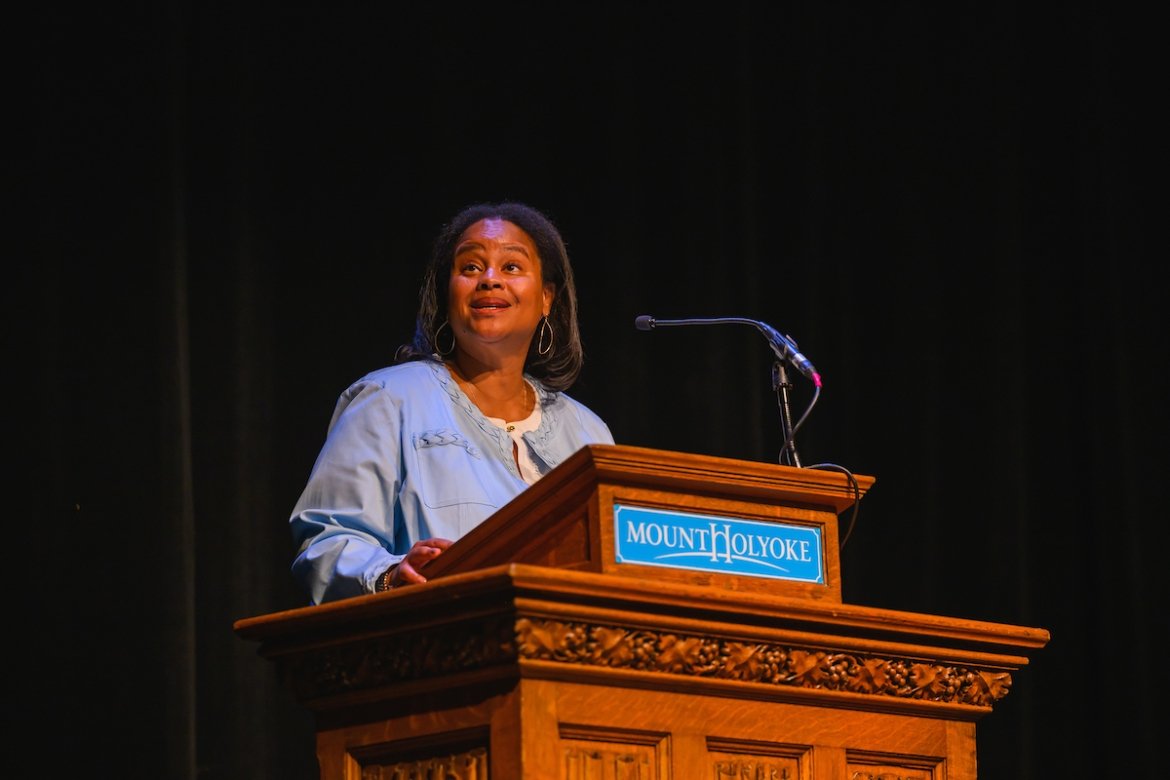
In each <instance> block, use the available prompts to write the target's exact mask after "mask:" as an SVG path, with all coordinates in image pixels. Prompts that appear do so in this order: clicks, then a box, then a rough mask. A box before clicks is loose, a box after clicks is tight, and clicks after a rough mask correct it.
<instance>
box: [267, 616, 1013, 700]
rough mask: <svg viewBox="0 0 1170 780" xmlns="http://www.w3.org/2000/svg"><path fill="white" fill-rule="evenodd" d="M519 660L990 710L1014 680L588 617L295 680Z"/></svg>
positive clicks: (386, 650) (393, 648)
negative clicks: (608, 622) (594, 620)
mask: <svg viewBox="0 0 1170 780" xmlns="http://www.w3.org/2000/svg"><path fill="white" fill-rule="evenodd" d="M517 659H530V660H538V661H552V662H556V663H564V664H576V665H582V666H594V667H605V668H610V669H628V670H634V671H642V672H656V673H661V674H671V675H683V676H687V677H692V678H706V679H717V680H736V681H742V682H752V683H764V684H768V685H782V686H790V687H797V688H810V689H817V690H826V691H845V692H849V693H858V694H866V695H871V696H890V697H896V698H903V699H919V700H924V701H933V702H942V703H947V704H962V705H972V706H978V707H990V706H991V705H993V704H994V703H995V702H997V701H999V700H1001V699H1003V698H1004V697H1005V696H1007V694H1008V692H1009V691H1010V689H1011V683H1012V678H1011V675H1010V674H1008V673H1007V672H1003V671H999V670H989V669H978V668H968V667H964V666H951V665H946V664H938V663H929V662H922V661H918V660H912V659H906V658H896V657H884V656H878V655H867V654H856V653H837V652H829V651H826V650H818V649H815V648H807V647H796V646H789V645H783V644H776V643H767V642H764V643H760V642H744V641H736V640H731V639H721V638H713V637H707V636H692V635H687V634H682V633H674V632H670V631H658V630H646V629H630V628H623V627H621V626H613V625H603V624H595V623H587V622H579V621H556V620H539V619H532V618H520V619H517V620H513V619H510V618H495V619H492V620H486V621H481V622H479V623H477V624H475V625H468V624H462V625H459V626H452V627H447V628H444V629H442V630H437V631H432V632H428V633H425V634H414V635H409V636H407V635H398V636H394V637H384V638H378V639H372V640H368V641H364V642H362V643H360V644H354V645H347V646H343V647H329V648H323V649H321V650H317V651H313V652H310V653H307V654H303V655H300V656H296V657H293V658H292V659H290V660H289V661H288V662H287V667H286V674H287V676H286V679H288V680H290V682H291V683H292V685H293V686H294V689H295V690H294V692H295V693H296V694H297V695H298V696H299V697H301V698H316V697H320V696H325V695H332V694H340V693H345V692H348V691H354V690H363V689H368V688H373V687H378V686H382V685H388V684H392V683H395V682H401V681H405V680H415V679H424V678H428V677H435V676H441V675H445V674H452V673H456V672H466V671H473V670H476V669H483V668H488V667H492V666H499V665H503V664H510V663H514V662H515V661H516V660H517Z"/></svg>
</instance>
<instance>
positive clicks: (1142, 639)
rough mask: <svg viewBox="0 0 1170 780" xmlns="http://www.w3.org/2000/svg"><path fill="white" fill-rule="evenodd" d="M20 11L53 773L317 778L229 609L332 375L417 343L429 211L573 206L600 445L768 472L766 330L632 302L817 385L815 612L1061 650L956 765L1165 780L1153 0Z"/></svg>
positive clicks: (28, 617) (39, 726) (38, 671)
mask: <svg viewBox="0 0 1170 780" xmlns="http://www.w3.org/2000/svg"><path fill="white" fill-rule="evenodd" d="M34 16H35V20H34V23H33V25H32V26H31V28H30V30H29V32H30V33H31V34H29V35H27V36H25V35H23V34H22V33H23V30H19V29H18V30H14V31H13V32H14V33H15V34H16V35H17V37H21V38H23V41H22V43H23V46H21V47H20V48H19V50H18V51H19V52H20V54H21V57H20V60H21V62H20V68H19V69H18V70H17V71H16V79H17V80H18V81H19V82H20V86H21V87H22V89H21V91H20V100H19V103H20V105H19V110H18V111H17V115H18V116H17V120H18V122H17V123H18V126H19V128H21V129H22V130H24V132H23V133H22V134H21V140H20V141H19V142H18V144H17V146H16V147H15V148H14V149H10V151H11V152H12V155H11V156H12V157H14V158H15V162H16V163H17V166H16V168H17V169H18V171H19V173H20V174H21V175H20V176H19V177H18V178H17V179H16V180H15V181H16V183H15V186H14V191H15V195H16V196H17V200H18V202H19V204H20V205H21V206H23V208H22V209H19V210H18V211H17V214H18V215H19V219H18V222H19V223H20V224H19V225H18V227H21V228H24V230H22V231H20V234H21V235H27V236H28V239H29V240H28V242H27V244H25V245H22V246H26V247H27V251H24V249H23V248H18V249H15V250H14V251H13V256H11V257H10V258H9V260H10V263H9V267H10V268H11V269H12V270H11V271H10V275H11V276H13V277H15V279H16V281H17V283H16V284H14V285H7V286H6V287H7V290H6V298H8V306H7V307H6V308H7V310H8V318H9V323H10V325H9V331H8V336H7V339H8V343H9V345H10V350H9V353H10V363H9V365H10V366H12V367H13V370H10V372H9V373H8V374H7V375H8V377H9V379H8V386H9V393H10V397H12V395H13V394H15V397H16V402H15V403H14V404H13V407H14V413H13V414H12V417H13V418H15V420H16V429H17V431H18V436H17V438H16V439H15V440H14V441H15V442H16V444H17V447H15V448H14V449H15V450H16V451H15V452H13V453H11V455H12V456H13V457H12V460H14V461H16V463H17V464H18V465H17V466H16V467H15V468H10V469H9V473H10V474H11V475H12V488H11V494H10V495H11V496H13V497H14V498H15V501H13V502H12V509H13V510H15V511H14V512H12V514H11V515H10V521H9V525H8V530H9V533H8V536H7V538H8V544H9V549H10V550H19V553H17V554H16V555H14V556H13V557H15V558H17V559H18V561H19V564H18V566H17V567H16V569H15V570H14V571H15V572H16V573H17V574H16V575H15V576H14V577H13V579H12V580H10V586H11V587H12V590H13V594H14V600H15V601H17V603H18V608H17V611H16V613H15V615H16V616H17V617H16V618H15V622H17V624H18V625H17V626H14V627H13V630H10V631H9V634H8V635H9V637H10V640H9V641H10V651H13V650H14V651H15V652H16V654H17V656H18V657H19V658H21V660H22V663H23V666H22V667H21V671H19V672H18V677H19V678H20V679H19V682H18V684H17V689H18V690H19V691H20V692H21V697H20V703H21V704H20V706H21V710H20V713H21V717H20V718H19V719H18V720H20V722H21V723H22V724H23V727H24V728H26V729H28V731H29V733H30V736H40V737H44V736H46V735H51V736H52V741H53V744H55V747H54V748H53V749H52V750H51V752H50V753H49V756H50V758H51V764H50V766H51V767H52V768H51V769H50V774H65V773H69V774H74V773H76V771H78V770H79V769H82V768H84V770H85V772H86V774H95V775H96V774H102V773H103V772H104V773H109V774H111V775H117V776H121V777H137V776H163V777H176V778H178V777H201V778H243V777H250V778H257V777H280V778H283V779H284V780H292V779H293V778H309V777H314V776H315V775H316V766H315V763H314V758H313V744H312V723H311V721H310V720H309V718H308V716H307V715H306V714H305V713H304V712H302V711H301V710H300V709H299V708H298V707H297V705H296V704H295V703H294V702H293V700H292V698H291V695H290V694H288V693H287V692H285V691H284V690H283V689H282V688H281V687H280V684H279V682H278V681H277V679H276V676H275V669H274V667H273V666H272V665H271V664H270V663H268V662H267V661H265V660H264V659H262V658H260V657H259V656H258V655H257V652H256V648H255V647H254V646H253V645H251V644H249V643H246V642H244V641H242V640H241V639H239V638H238V637H236V636H235V634H234V633H233V631H232V623H233V621H234V620H236V619H238V618H242V617H250V616H254V615H260V614H265V613H268V612H274V611H278V610H281V609H287V608H292V607H296V606H300V605H302V604H304V603H305V597H304V595H303V594H302V593H300V592H299V591H298V590H297V589H296V588H295V587H294V585H293V583H292V581H291V578H290V575H289V571H288V567H289V563H290V561H291V559H292V554H293V548H292V542H291V539H290V537H289V534H288V529H287V515H288V512H289V510H290V509H291V508H292V506H293V504H294V502H295V501H296V499H297V497H298V495H299V492H300V489H301V487H302V485H303V483H304V480H305V478H306V476H307V474H308V471H309V468H310V466H311V465H312V462H313V459H314V458H315V456H316V453H317V449H318V447H319V446H320V444H321V442H322V440H323V436H324V433H325V426H326V424H327V422H328V419H329V416H330V414H331V412H332V409H333V404H334V401H335V400H336V398H337V396H338V394H339V393H340V392H341V390H342V389H343V388H344V387H345V386H346V385H347V384H349V383H350V382H351V381H353V380H355V379H357V378H358V377H359V376H361V375H362V374H363V373H365V372H366V371H368V370H371V369H374V368H377V367H381V366H384V365H387V364H389V363H390V362H391V360H392V356H393V354H394V351H395V348H396V347H397V346H398V345H399V344H400V343H402V342H403V341H405V340H407V339H408V338H409V336H410V333H411V330H412V326H413V319H414V308H415V303H416V300H417V288H418V283H419V279H420V274H421V267H422V263H423V260H424V258H425V257H426V255H427V252H428V250H429V245H430V241H431V238H432V236H433V235H434V233H435V232H436V231H437V229H438V227H439V226H440V224H441V222H442V221H443V220H444V219H445V218H447V217H448V216H450V215H451V214H453V213H454V212H455V211H456V210H458V209H459V208H460V207H462V206H464V205H467V204H468V203H471V202H474V201H480V200H501V199H518V200H522V201H526V202H529V203H531V204H533V205H535V206H537V207H539V208H541V209H543V210H545V211H546V212H547V213H548V214H550V216H552V217H553V218H554V220H555V221H557V222H558V224H559V225H560V227H561V228H562V230H563V232H564V235H565V237H566V239H567V242H568V245H569V250H570V254H571V256H572V257H573V259H574V264H575V269H576V273H577V281H578V286H579V297H580V306H581V317H582V329H583V338H584V341H585V348H586V352H587V364H586V370H585V372H584V374H583V375H582V377H581V379H580V381H579V382H578V383H577V385H576V386H575V387H574V388H573V389H572V390H571V391H570V392H571V394H572V395H574V396H575V397H577V398H579V399H580V400H582V401H584V402H585V403H587V404H588V405H590V406H591V407H592V408H593V409H594V410H595V411H597V412H598V413H599V414H601V415H602V416H603V417H604V418H605V419H606V420H607V421H608V422H609V423H610V426H611V428H612V430H613V432H614V434H615V436H616V438H617V440H618V441H619V442H621V443H626V444H634V445H641V446H650V447H658V448H662V449H675V450H681V451H687V452H697V453H704V454H713V455H722V456H728V457H735V458H743V459H748V460H761V461H775V460H776V458H777V457H778V452H779V447H780V440H779V439H780V437H779V415H778V412H777V406H776V399H775V397H774V394H773V393H772V388H771V369H772V355H771V352H770V351H769V349H768V347H767V345H766V343H765V342H764V340H763V339H762V338H761V337H760V335H759V334H758V333H756V332H755V331H753V330H752V329H750V328H746V327H745V328H739V327H726V326H721V327H717V328H693V329H682V328H675V329H663V330H658V331H654V332H651V333H644V332H640V331H637V330H635V328H634V325H633V323H634V319H635V317H637V316H638V315H641V314H650V315H653V316H656V317H660V318H672V317H715V316H740V317H750V318H755V319H759V320H763V321H765V322H768V323H769V324H771V325H772V326H774V327H776V328H777V329H779V330H781V331H783V332H785V333H787V334H789V335H790V336H791V337H792V338H794V339H795V340H796V341H797V342H798V343H799V344H800V346H801V348H802V350H803V351H804V352H805V354H807V355H808V356H809V357H810V358H811V359H812V360H813V362H814V363H815V364H816V366H817V368H818V369H819V371H820V372H821V374H822V375H823V377H824V385H825V388H824V393H823V394H822V397H821V398H820V400H819V401H818V403H817V405H816V406H815V408H814V409H813V411H812V412H811V414H810V415H809V417H808V419H807V421H806V423H805V425H804V426H803V427H802V429H801V431H800V433H799V435H798V438H797V444H798V447H799V453H800V456H801V459H802V461H803V462H804V463H805V464H813V463H821V462H831V463H835V464H839V465H841V466H844V467H846V468H848V469H850V470H852V471H854V472H857V473H861V474H867V475H872V476H875V477H876V479H877V482H876V485H875V487H874V489H873V490H872V491H871V493H870V495H869V496H868V497H867V498H866V500H865V502H864V504H863V506H862V511H861V513H860V517H859V520H858V523H857V526H856V527H855V528H853V529H852V533H851V535H850V536H849V539H848V543H847V545H846V547H845V549H844V551H843V554H842V571H843V579H844V595H845V600H846V601H848V602H851V603H857V604H866V605H871V606H878V607H888V608H893V609H905V610H911V611H916V612H928V613H937V614H943V615H950V616H955V617H967V618H974V619H981V620H992V621H1000V622H1005V623H1013V624H1019V625H1027V626H1036V627H1042V628H1047V629H1048V630H1050V631H1051V632H1052V641H1051V643H1050V645H1049V646H1048V647H1047V648H1045V649H1044V650H1042V651H1039V652H1038V653H1036V655H1035V657H1034V658H1033V659H1032V664H1031V666H1029V667H1028V668H1026V669H1025V670H1024V671H1023V672H1021V673H1020V674H1018V675H1017V676H1016V684H1015V688H1014V690H1013V692H1012V693H1011V695H1010V696H1008V698H1007V699H1005V700H1004V701H1003V702H1002V703H1001V704H1000V705H999V706H997V708H996V709H995V711H994V712H993V713H992V715H990V716H989V717H988V718H987V719H986V720H985V721H983V722H981V723H980V725H979V762H980V775H981V776H982V777H988V778H1019V780H1024V779H1025V778H1028V779H1030V778H1038V777H1136V776H1144V775H1146V774H1149V773H1150V772H1151V771H1152V770H1153V769H1154V767H1155V766H1156V765H1155V763H1154V759H1155V744H1154V726H1153V723H1154V718H1153V715H1154V702H1155V698H1156V696H1155V691H1156V690H1157V689H1158V688H1159V686H1160V685H1161V681H1160V679H1161V675H1160V672H1159V671H1158V670H1159V668H1160V656H1158V657H1155V655H1154V651H1155V640H1156V638H1157V637H1160V636H1162V635H1163V634H1164V632H1165V625H1166V617H1165V602H1166V593H1167V590H1166V587H1165V584H1166V583H1165V577H1164V566H1163V565H1162V564H1161V563H1160V559H1161V556H1160V555H1159V550H1160V547H1159V546H1158V540H1159V539H1160V536H1159V535H1157V534H1156V531H1157V529H1158V526H1159V525H1160V524H1161V522H1162V509H1161V502H1160V501H1159V500H1158V499H1159V497H1160V496H1159V494H1160V487H1161V483H1160V480H1161V467H1162V465H1163V463H1164V457H1163V452H1164V447H1163V434H1164V432H1165V419H1166V413H1165V398H1166V383H1165V380H1164V377H1163V374H1164V370H1163V367H1162V363H1163V361H1164V360H1165V357H1166V349H1165V347H1164V343H1163V338H1164V332H1165V330H1166V317H1165V306H1166V304H1165V302H1164V295H1163V294H1162V291H1161V282H1160V277H1159V276H1158V275H1156V274H1155V269H1156V268H1157V266H1156V264H1155V258H1154V257H1152V254H1153V252H1151V248H1152V241H1153V238H1154V236H1153V231H1152V224H1151V223H1152V219H1153V209H1152V207H1151V199H1150V197H1149V196H1150V194H1151V193H1153V192H1154V191H1155V188H1156V187H1158V185H1160V184H1161V179H1160V176H1159V175H1158V174H1156V173H1155V172H1154V167H1153V164H1152V162H1153V160H1154V159H1155V158H1156V157H1160V156H1161V148H1160V147H1161V145H1162V137H1161V136H1160V135H1159V134H1158V133H1157V132H1156V131H1155V130H1154V129H1153V128H1152V127H1151V124H1150V123H1151V121H1152V118H1153V116H1154V111H1153V108H1152V104H1154V103H1156V102H1157V101H1158V95H1159V94H1160V92H1159V91H1158V90H1156V89H1154V85H1155V77H1154V75H1153V74H1152V72H1151V71H1152V69H1153V64H1154V60H1155V57H1154V54H1153V52H1154V51H1155V49H1154V47H1153V43H1152V39H1153V30H1155V29H1157V28H1156V26H1155V25H1153V23H1152V21H1151V20H1150V19H1146V18H1141V17H1136V16H1131V15H1129V13H1128V12H1125V11H1123V10H1121V9H1114V8H1112V7H1107V6H1105V5H1104V4H1101V5H1098V4H1093V3H1074V4H1071V5H1067V4H1066V5H1063V6H1059V7H1054V8H1052V9H1051V10H1043V11H1042V10H1040V9H1039V7H1036V8H1029V7H1021V6H1019V5H1018V4H1015V3H1005V2H1001V3H991V4H974V3H961V4H958V5H955V4H941V5H940V4H927V3H922V4H914V3H900V4H872V3H777V4H770V5H768V6H766V7H764V5H763V4H750V3H732V4H723V5H720V6H718V7H715V8H705V9H697V10H695V11H686V10H682V9H681V8H678V7H670V8H667V7H665V6H663V7H657V8H656V7H653V6H648V5H645V4H620V5H619V4H614V5H612V6H608V5H596V4H581V5H570V6H567V7H553V6H548V7H512V6H490V7H489V6H481V7H473V6H450V5H433V6H431V7H430V10H421V9H409V8H406V7H403V6H402V5H400V4H390V3H359V2H340V3H315V2H294V3H287V4H282V3H255V4H235V5H233V4H217V3H212V4H206V3H188V2H184V0H170V2H169V3H160V4H153V5H152V4H140V5H138V7H137V8H122V9H119V10H111V9H109V8H105V7H100V8H99V7H93V8H90V9H88V10H84V9H83V10H77V9H67V8H64V7H56V8H52V9H43V10H40V11H38V12H36V13H35V14H34ZM26 90H27V92H26ZM1159 243H1161V242H1159ZM793 376H794V380H795V381H796V386H795V387H794V390H793V399H792V400H793V406H794V410H795V411H796V413H797V414H799V413H801V412H803V411H804V409H805V407H806V406H807V404H808V402H809V400H810V398H811V392H810V389H811V388H809V387H808V385H807V383H806V382H804V381H803V379H802V378H800V377H798V376H796V375H795V374H794V375H793ZM30 398H31V403H30V402H29V400H27V399H30ZM25 486H28V488H30V489H25ZM26 498H31V499H32V500H31V501H26V500H25V499H26ZM843 519H844V518H843ZM12 637H17V638H18V639H17V641H16V642H15V643H14V642H13V640H12V639H11V638H12ZM26 640H31V641H26ZM1158 644H1159V646H1160V644H1161V643H1160V642H1158ZM12 645H15V646H14V647H13V646H12ZM26 714H27V717H26ZM42 744H43V743H42ZM56 770H59V771H56Z"/></svg>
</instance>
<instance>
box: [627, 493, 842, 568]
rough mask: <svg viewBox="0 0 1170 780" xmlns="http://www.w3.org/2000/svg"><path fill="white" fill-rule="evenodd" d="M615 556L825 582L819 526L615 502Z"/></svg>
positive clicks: (671, 565)
mask: <svg viewBox="0 0 1170 780" xmlns="http://www.w3.org/2000/svg"><path fill="white" fill-rule="evenodd" d="M613 525H614V528H613V530H614V560H615V561H616V562H617V563H638V564H642V565H643V566H665V567H668V568H672V569H690V570H693V571H705V572H715V573H718V574H738V575H746V576H749V577H768V578H771V579H777V580H795V581H797V582H811V583H816V584H820V585H823V584H824V582H825V571H824V563H823V556H822V555H821V552H822V551H821V545H822V538H821V530H822V529H821V528H819V527H809V526H803V525H787V524H784V523H773V522H764V521H760V520H743V519H738V518H733V517H717V516H714V515H699V514H691V513H689V512H679V511H677V510H665V509H648V508H646V507H639V506H625V505H622V504H615V505H614V508H613Z"/></svg>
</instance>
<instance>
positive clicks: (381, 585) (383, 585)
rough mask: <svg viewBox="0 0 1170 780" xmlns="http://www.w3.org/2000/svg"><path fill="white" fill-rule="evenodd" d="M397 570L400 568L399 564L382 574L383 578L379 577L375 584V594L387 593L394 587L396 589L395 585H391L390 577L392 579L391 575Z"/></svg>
mask: <svg viewBox="0 0 1170 780" xmlns="http://www.w3.org/2000/svg"><path fill="white" fill-rule="evenodd" d="M396 568H398V565H397V564H395V565H394V566H391V567H390V568H389V569H387V570H386V571H384V572H382V576H380V577H378V581H377V582H375V583H374V592H375V593H383V592H385V591H388V590H390V589H391V588H392V587H394V586H393V585H391V584H390V577H391V575H393V574H394V570H395V569H396Z"/></svg>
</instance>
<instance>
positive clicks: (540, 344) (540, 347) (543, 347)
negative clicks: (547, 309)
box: [536, 314, 554, 355]
mask: <svg viewBox="0 0 1170 780" xmlns="http://www.w3.org/2000/svg"><path fill="white" fill-rule="evenodd" d="M553 335H554V334H553V327H552V325H551V324H550V323H549V321H548V315H547V314H546V315H544V316H543V317H541V318H540V328H539V329H538V331H537V334H536V354H538V355H547V354H548V353H549V352H551V351H552V348H553ZM546 336H547V337H548V343H547V344H545V343H544V340H545V337H546Z"/></svg>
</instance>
